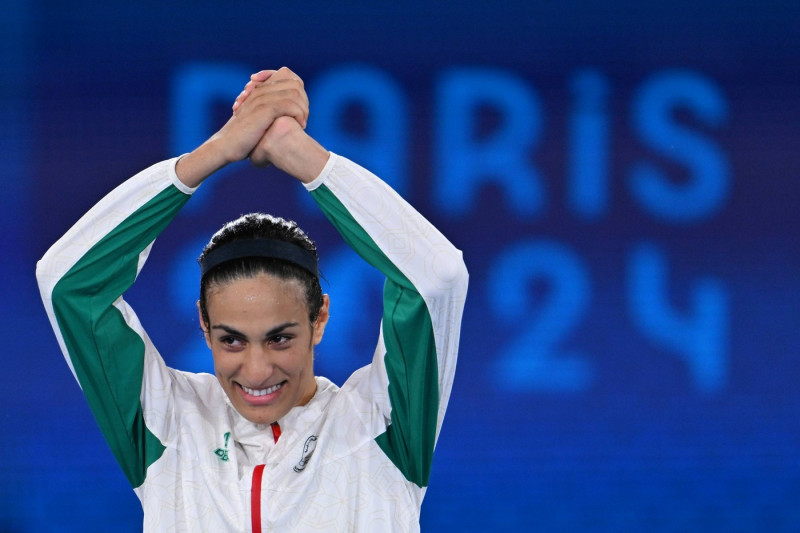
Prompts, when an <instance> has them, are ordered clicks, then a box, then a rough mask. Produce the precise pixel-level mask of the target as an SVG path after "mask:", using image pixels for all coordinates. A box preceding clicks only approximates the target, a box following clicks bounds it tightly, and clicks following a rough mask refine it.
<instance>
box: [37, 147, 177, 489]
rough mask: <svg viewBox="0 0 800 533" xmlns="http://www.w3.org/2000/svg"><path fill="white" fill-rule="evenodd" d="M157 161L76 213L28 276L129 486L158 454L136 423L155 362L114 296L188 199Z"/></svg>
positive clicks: (166, 165)
mask: <svg viewBox="0 0 800 533" xmlns="http://www.w3.org/2000/svg"><path fill="white" fill-rule="evenodd" d="M175 162H176V160H174V159H173V160H170V161H164V162H162V163H158V164H156V165H153V166H152V167H150V168H148V169H146V170H144V171H142V172H140V173H139V174H137V175H136V176H134V177H133V178H131V179H129V180H128V181H126V182H125V183H123V184H122V185H120V186H119V187H117V188H116V189H114V190H113V191H112V192H111V193H109V194H108V195H107V196H106V197H105V198H103V199H102V200H101V201H100V202H99V203H98V204H97V205H95V206H94V207H93V208H92V209H91V210H90V211H89V212H88V213H86V214H85V215H84V216H83V217H82V218H81V219H80V220H79V221H78V222H77V223H76V224H75V225H74V226H73V227H72V228H71V229H70V230H69V231H68V232H67V233H66V234H65V235H64V236H63V237H62V238H61V239H59V240H58V242H56V243H55V244H54V245H53V246H52V247H51V248H50V249H49V250H48V251H47V253H45V255H44V256H43V257H42V259H41V260H40V261H39V263H38V264H37V268H36V277H37V281H38V283H39V290H40V292H41V296H42V300H43V302H44V306H45V310H46V311H47V315H48V317H49V319H50V323H51V325H52V326H53V330H54V331H55V334H56V338H57V339H58V343H59V345H60V347H61V350H62V352H63V353H64V356H65V357H66V360H67V364H68V365H69V367H70V369H71V370H72V372H73V375H74V376H75V378H76V379H77V381H78V383H79V384H80V386H81V388H82V389H83V392H84V394H85V395H86V399H87V400H88V402H89V406H90V407H91V409H92V413H93V414H94V417H95V419H96V420H97V423H98V424H99V426H100V429H101V430H102V432H103V435H104V437H105V438H106V440H107V441H108V443H109V446H110V447H111V449H112V451H113V453H114V455H115V457H116V459H117V461H118V462H119V463H120V465H121V466H122V469H123V471H124V472H125V475H126V476H127V477H128V480H129V481H130V482H131V485H132V486H134V487H136V486H139V485H140V484H141V482H142V481H143V480H144V471H145V470H146V468H147V466H148V465H149V464H151V463H152V462H153V460H154V459H155V458H157V457H158V456H159V455H160V454H161V452H162V451H163V446H162V444H161V442H160V441H159V440H158V439H156V438H155V437H154V436H153V434H152V433H151V432H150V430H149V429H148V428H147V427H146V426H145V424H144V418H143V408H142V403H141V397H140V395H141V391H142V382H143V375H144V367H145V359H146V357H148V356H149V357H156V358H158V361H159V366H162V367H163V362H161V361H160V357H158V354H157V353H156V351H155V348H153V347H152V345H151V344H150V340H149V338H148V337H147V335H146V334H145V332H144V330H143V329H142V327H141V325H140V324H139V321H138V320H137V318H136V315H135V314H134V313H133V311H132V310H131V309H130V307H129V306H128V305H127V304H126V303H125V301H124V300H123V299H122V294H123V293H124V292H125V291H126V290H127V289H128V288H129V287H130V286H131V285H132V284H133V282H134V280H135V279H136V277H137V275H138V273H139V271H140V270H141V268H142V266H143V265H144V261H145V259H146V258H147V255H148V253H149V251H150V247H151V245H152V243H153V240H154V239H155V238H156V236H157V235H158V234H159V233H160V232H161V231H162V230H163V229H164V228H165V227H166V226H167V224H168V223H169V222H170V221H171V220H172V219H173V217H174V216H175V215H176V214H177V212H178V211H179V210H180V208H181V207H182V206H183V205H184V204H185V203H186V201H187V200H188V199H189V197H190V195H191V193H192V189H190V188H188V187H186V185H184V184H183V183H182V182H181V181H180V180H178V179H177V176H176V174H175V171H174V167H175Z"/></svg>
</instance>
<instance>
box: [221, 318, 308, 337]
mask: <svg viewBox="0 0 800 533" xmlns="http://www.w3.org/2000/svg"><path fill="white" fill-rule="evenodd" d="M299 325H300V324H299V323H298V322H284V323H283V324H279V325H277V326H275V327H274V328H272V329H271V330H269V331H267V333H266V334H265V335H264V336H265V337H272V336H273V335H277V334H278V333H280V332H282V331H283V330H285V329H288V328H293V327H295V326H299ZM211 329H221V330H223V331H224V332H225V333H227V334H228V335H236V336H238V337H245V338H246V337H247V335H245V334H244V333H242V332H241V331H238V330H236V329H234V328H232V327H230V326H227V325H225V324H215V325H213V326H211Z"/></svg>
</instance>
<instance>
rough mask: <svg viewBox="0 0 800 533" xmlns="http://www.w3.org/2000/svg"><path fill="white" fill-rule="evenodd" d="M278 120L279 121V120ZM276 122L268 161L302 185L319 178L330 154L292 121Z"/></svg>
mask: <svg viewBox="0 0 800 533" xmlns="http://www.w3.org/2000/svg"><path fill="white" fill-rule="evenodd" d="M279 120H280V119H279ZM282 122H283V124H278V123H277V121H276V124H275V126H274V127H275V130H273V131H272V132H270V133H272V134H273V135H275V137H273V141H272V142H273V144H272V148H271V150H270V152H271V153H270V156H269V160H270V162H272V164H273V165H275V166H276V167H277V168H279V169H280V170H282V171H283V172H285V173H287V174H289V175H290V176H292V177H293V178H295V179H298V180H300V181H302V182H303V183H309V182H311V181H313V180H314V179H315V178H316V177H317V176H319V174H320V172H322V169H323V168H325V164H326V163H327V162H328V158H329V157H330V153H329V152H328V151H327V150H326V149H325V148H324V147H323V146H322V145H320V144H319V143H318V142H317V141H315V140H314V139H313V138H311V137H310V136H309V135H308V134H307V133H306V132H305V131H304V130H303V129H302V128H301V127H300V126H299V125H298V124H297V122H296V121H295V120H294V119H291V120H287V121H282Z"/></svg>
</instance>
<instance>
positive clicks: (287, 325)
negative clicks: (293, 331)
mask: <svg viewBox="0 0 800 533" xmlns="http://www.w3.org/2000/svg"><path fill="white" fill-rule="evenodd" d="M299 325H300V324H299V323H298V322H284V323H283V324H280V325H278V326H275V327H274V328H272V329H271V330H269V331H268V332H267V334H266V335H264V336H265V337H272V336H273V335H277V334H278V333H280V332H281V331H283V330H285V329H288V328H293V327H295V326H299Z"/></svg>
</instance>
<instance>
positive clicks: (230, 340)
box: [219, 337, 242, 348]
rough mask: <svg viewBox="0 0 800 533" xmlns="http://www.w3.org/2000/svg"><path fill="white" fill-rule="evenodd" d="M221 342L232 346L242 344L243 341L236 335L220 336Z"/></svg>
mask: <svg viewBox="0 0 800 533" xmlns="http://www.w3.org/2000/svg"><path fill="white" fill-rule="evenodd" d="M219 342H221V343H222V344H224V345H225V346H227V347H231V348H235V347H238V346H241V344H242V341H241V340H239V339H237V338H236V337H220V339H219Z"/></svg>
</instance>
